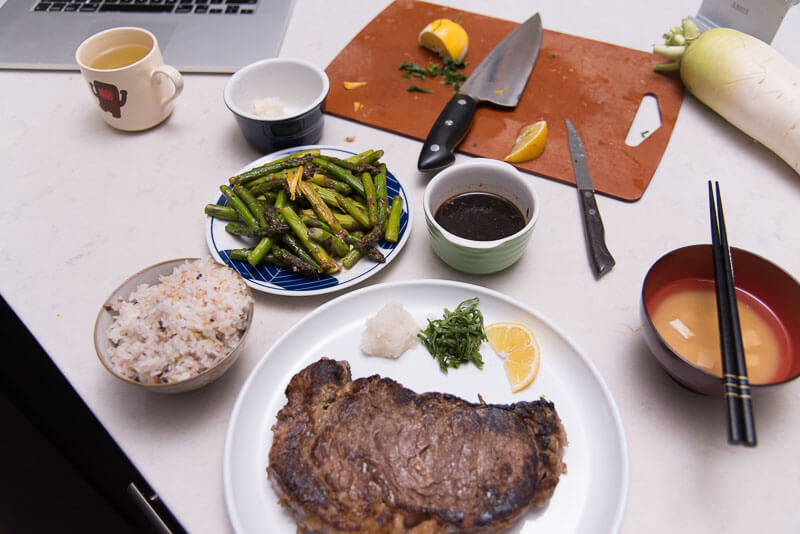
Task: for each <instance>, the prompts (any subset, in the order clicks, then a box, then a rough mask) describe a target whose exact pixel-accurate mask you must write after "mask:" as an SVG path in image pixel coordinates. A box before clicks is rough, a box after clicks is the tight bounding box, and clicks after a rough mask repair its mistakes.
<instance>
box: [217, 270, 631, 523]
mask: <svg viewBox="0 0 800 534" xmlns="http://www.w3.org/2000/svg"><path fill="white" fill-rule="evenodd" d="M418 285H420V286H442V287H450V288H456V289H460V290H464V291H471V292H478V293H481V294H485V295H488V296H491V297H493V298H496V299H498V300H501V301H503V302H505V303H506V304H510V305H512V306H516V307H518V308H520V309H522V310H523V311H525V312H526V313H529V314H531V315H532V316H534V317H536V318H537V319H538V320H540V321H542V322H543V323H545V324H546V325H547V326H548V327H549V328H551V329H552V330H553V332H555V334H556V335H558V336H559V337H560V338H561V339H562V340H563V341H564V342H566V343H567V344H568V345H569V346H570V347H571V348H572V349H573V350H574V351H575V353H576V354H577V355H578V356H579V357H580V359H581V360H582V362H583V364H584V365H585V366H586V368H587V370H588V371H589V372H590V374H591V375H592V378H593V379H594V381H595V382H596V384H597V385H598V386H599V389H600V392H601V393H602V395H603V397H605V399H606V401H607V405H608V408H609V411H610V415H611V416H612V418H613V421H614V430H615V432H614V435H615V437H616V438H617V441H618V442H619V453H620V460H621V464H622V465H621V468H622V472H621V481H622V486H621V487H620V488H619V502H618V504H617V508H616V510H615V512H614V515H613V519H612V522H611V524H612V525H613V531H614V532H619V530H620V529H621V527H622V523H623V520H624V517H625V511H626V508H627V503H628V496H629V492H630V451H629V447H628V440H627V435H626V432H625V426H624V423H623V421H622V414H621V412H620V409H619V405H618V404H617V402H616V401H615V399H614V396H613V395H612V393H611V389H610V388H609V387H608V384H607V383H606V381H605V380H604V379H603V377H602V375H601V374H600V371H599V369H598V368H597V366H596V365H595V364H594V362H592V360H591V359H589V357H588V356H587V355H586V353H585V352H584V351H583V350H582V349H581V348H580V346H578V344H577V343H576V342H575V341H574V340H573V339H572V337H570V336H569V335H567V334H566V332H564V330H563V329H562V328H561V327H559V326H558V325H557V324H555V323H554V322H553V321H551V320H550V319H549V318H547V317H546V316H545V315H543V314H542V313H540V312H539V311H537V310H535V309H534V308H531V307H530V306H528V305H526V304H524V303H523V302H521V301H519V300H517V299H515V298H513V297H510V296H508V295H506V294H504V293H501V292H499V291H496V290H494V289H490V288H487V287H483V286H479V285H476V284H470V283H467V282H460V281H454V280H446V279H414V280H401V281H395V282H385V283H381V284H374V285H371V286H367V287H363V288H360V289H357V290H354V291H350V292H348V293H344V294H342V295H339V296H337V297H336V298H333V299H331V300H329V301H328V302H326V303H324V304H322V305H320V306H318V307H317V308H315V309H314V310H312V311H310V312H309V313H307V314H306V315H305V316H303V317H302V318H301V319H300V320H298V321H297V322H296V323H295V324H294V325H292V326H291V327H290V328H289V329H287V330H286V331H285V332H284V333H283V334H282V335H281V336H280V337H278V339H276V340H275V341H274V342H273V343H272V344H271V345H270V346H269V348H267V349H266V351H265V352H264V354H263V355H262V356H261V358H260V359H259V360H258V362H256V364H255V365H254V366H253V368H252V369H251V370H250V373H249V374H248V376H247V378H246V379H245V381H244V383H243V384H242V386H241V388H240V390H239V393H238V394H237V396H236V401H235V402H234V405H233V407H232V409H231V412H230V416H229V419H228V424H227V426H226V431H225V444H224V448H223V457H222V463H223V465H222V471H223V473H222V478H223V493H224V497H225V508H226V510H227V512H228V520H229V522H230V524H231V527H232V528H233V530H234V532H236V533H241V532H245V530H244V527H243V526H242V525H241V519H240V517H239V514H238V513H237V511H236V510H235V506H234V504H235V503H234V496H233V488H232V481H231V477H232V472H231V465H230V464H231V462H230V461H229V460H230V458H231V454H232V452H233V451H232V446H233V444H232V441H233V439H234V433H235V432H236V422H237V419H238V416H239V414H240V412H241V411H242V409H243V406H244V403H245V402H246V397H247V396H248V393H249V391H250V389H251V388H252V387H253V383H254V382H255V380H256V376H257V375H260V374H261V368H262V367H264V366H266V365H268V361H269V357H270V355H271V354H272V353H273V352H274V351H275V350H276V347H280V345H281V344H282V343H283V342H284V341H285V340H286V339H289V338H290V337H291V336H292V335H293V334H294V333H295V331H296V330H298V329H300V328H301V327H302V326H303V325H304V324H305V323H306V321H310V320H312V319H313V318H314V317H316V316H318V315H319V314H322V313H324V312H325V311H326V310H327V309H328V308H331V307H333V306H337V305H339V304H340V303H342V302H347V301H349V300H352V299H357V298H359V297H360V296H361V295H363V294H367V293H372V292H379V291H387V290H391V289H395V288H402V287H406V286H418Z"/></svg>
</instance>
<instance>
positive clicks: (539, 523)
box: [223, 280, 629, 534]
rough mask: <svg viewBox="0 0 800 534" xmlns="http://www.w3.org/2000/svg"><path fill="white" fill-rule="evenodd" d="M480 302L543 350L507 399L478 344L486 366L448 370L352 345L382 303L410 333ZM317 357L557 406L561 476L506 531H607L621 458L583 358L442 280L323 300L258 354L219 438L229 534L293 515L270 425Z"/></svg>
mask: <svg viewBox="0 0 800 534" xmlns="http://www.w3.org/2000/svg"><path fill="white" fill-rule="evenodd" d="M476 296H477V297H479V298H480V304H479V309H480V310H481V311H482V312H483V315H484V318H485V322H486V325H489V324H491V323H494V322H501V321H517V322H521V323H524V324H526V325H528V326H530V327H531V329H532V330H533V332H534V333H535V335H536V337H537V339H538V341H539V344H540V346H541V350H542V363H541V367H540V369H539V374H538V376H537V377H536V380H534V382H533V383H532V384H531V385H530V386H529V387H528V388H527V389H524V390H523V391H521V392H520V393H517V394H512V393H511V390H510V387H509V384H508V379H507V378H506V375H505V370H504V368H503V364H502V360H500V358H499V357H498V356H496V355H495V354H494V352H493V351H492V349H491V347H489V345H488V344H486V343H484V345H483V346H482V347H481V353H482V354H483V359H484V366H483V369H482V370H479V369H478V368H477V367H475V366H474V365H471V364H470V365H468V366H461V367H459V368H458V369H451V370H450V371H449V372H448V373H447V374H445V373H443V372H441V371H440V370H439V365H438V363H437V362H436V360H434V359H433V358H432V357H431V356H430V354H429V353H428V352H427V351H426V350H425V348H424V347H423V346H422V344H421V343H418V344H417V345H416V346H415V347H414V348H412V349H410V350H409V351H407V352H406V353H404V354H403V355H402V356H400V358H399V359H397V360H388V359H384V358H379V357H374V356H365V355H363V354H362V353H361V350H360V349H359V345H360V338H361V334H362V331H363V330H364V323H365V321H366V319H367V318H368V317H370V316H372V315H374V314H375V313H377V311H378V310H379V309H380V308H381V307H382V306H383V305H384V304H385V303H387V302H390V301H396V302H399V303H400V304H402V306H403V307H404V308H405V309H406V310H408V311H409V312H410V313H411V314H412V315H413V316H414V318H415V320H416V321H417V323H418V325H419V326H420V328H424V327H425V326H426V325H427V319H429V318H430V319H434V318H437V317H441V316H442V313H443V310H444V309H445V308H447V309H450V310H453V309H454V308H456V307H457V306H458V304H459V303H461V302H462V301H464V300H466V299H469V298H472V297H476ZM321 357H329V358H333V359H336V360H347V361H348V362H350V366H351V369H352V376H353V379H355V378H359V377H363V376H369V375H373V374H376V373H377V374H380V375H382V376H386V377H390V378H393V379H394V380H397V381H398V382H400V383H401V384H403V385H404V386H405V387H408V388H410V389H412V390H414V391H416V392H417V393H422V392H426V391H442V392H447V393H452V394H455V395H458V396H459V397H462V398H464V399H466V400H468V401H472V402H478V394H480V395H481V396H482V397H483V399H484V400H485V401H486V402H488V403H503V404H504V403H511V402H517V401H523V400H527V401H531V400H535V399H538V398H540V397H542V396H544V397H545V398H546V399H548V400H551V401H553V402H554V403H555V407H556V410H557V411H558V414H559V415H560V417H561V420H562V422H563V424H564V428H565V430H566V433H567V437H568V439H569V446H568V447H567V449H566V452H565V455H564V461H565V462H566V464H567V467H568V471H567V473H566V474H564V475H562V477H561V480H560V482H559V484H558V486H557V487H556V491H555V494H554V495H553V498H552V500H551V501H550V503H549V504H548V505H547V506H546V507H545V508H543V509H541V510H534V511H532V512H530V513H529V514H528V515H526V516H525V517H524V518H523V519H522V520H521V521H520V523H519V524H518V525H517V526H516V527H515V528H514V529H513V530H512V532H525V533H529V532H530V533H533V532H536V533H544V532H546V533H548V534H552V533H583V532H603V533H607V532H616V531H617V530H619V527H620V524H621V523H622V517H623V514H624V511H625V505H626V501H627V494H628V479H629V460H628V448H627V443H626V441H625V433H624V430H623V426H622V420H621V418H620V415H619V411H618V409H617V406H616V404H615V402H614V400H613V398H612V397H611V393H610V392H609V390H608V387H607V386H606V384H605V382H604V381H603V379H602V377H601V376H600V375H599V373H598V371H597V369H596V368H595V366H594V365H593V364H592V362H591V360H589V358H588V357H587V356H586V355H585V354H584V353H583V351H582V350H581V349H580V348H578V347H577V346H576V345H575V343H574V342H573V341H571V340H570V338H569V337H568V336H567V335H566V334H564V333H563V332H562V331H561V330H560V329H559V328H558V327H557V326H555V325H554V324H553V323H551V322H550V321H549V320H548V319H547V318H545V317H544V316H542V315H541V314H540V313H538V312H536V311H534V310H532V309H531V308H529V307H527V306H525V305H524V304H522V303H520V302H518V301H515V300H514V299H512V298H510V297H507V296H505V295H503V294H501V293H498V292H495V291H492V290H489V289H486V288H483V287H480V286H475V285H469V284H464V283H460V282H451V281H446V280H417V281H407V282H396V283H388V284H378V285H374V286H370V287H366V288H363V289H359V290H356V291H353V292H351V293H348V294H346V295H342V296H340V297H338V298H336V299H333V300H331V301H330V302H328V303H326V304H325V305H323V306H320V307H319V308H317V309H316V310H315V311H313V312H311V313H310V314H308V315H307V316H306V317H305V318H304V319H303V320H301V321H299V322H298V323H297V324H296V325H295V326H294V327H292V328H291V329H290V330H289V331H287V332H286V333H285V334H284V335H283V336H282V337H281V338H280V339H278V341H276V342H275V344H274V345H273V346H272V347H271V348H270V349H269V350H268V351H267V353H266V354H264V356H263V357H262V359H261V360H260V361H259V363H258V364H257V365H256V367H255V368H254V369H253V371H252V372H251V373H250V376H249V377H248V378H247V380H246V382H245V384H244V386H243V387H242V390H241V391H240V393H239V396H238V398H237V399H236V403H235V405H234V408H233V411H232V413H231V418H230V421H229V423H228V430H227V435H226V440H225V451H224V456H223V480H224V485H225V500H226V504H227V508H228V515H229V518H230V521H231V525H232V526H233V529H234V531H235V532H237V533H239V534H244V533H253V532H294V530H295V523H294V521H293V519H292V517H291V515H290V514H289V513H288V511H286V510H285V509H284V508H282V507H281V506H280V505H279V504H278V497H277V495H276V494H275V492H274V491H273V490H272V488H271V486H270V484H269V481H268V479H267V473H266V468H267V464H268V455H269V449H270V445H271V443H272V431H271V427H272V425H273V424H274V423H275V420H276V414H277V412H278V410H279V409H280V408H282V407H283V406H284V405H285V404H286V397H285V395H284V390H285V388H286V386H287V384H288V382H289V380H290V379H291V377H292V376H293V375H294V374H295V373H297V372H298V371H300V370H301V369H303V368H304V367H306V366H307V365H309V364H311V363H313V362H315V361H317V360H318V359H319V358H321Z"/></svg>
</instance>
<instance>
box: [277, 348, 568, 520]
mask: <svg viewBox="0 0 800 534" xmlns="http://www.w3.org/2000/svg"><path fill="white" fill-rule="evenodd" d="M286 397H287V398H288V402H287V404H286V406H284V407H283V408H282V409H281V410H280V412H279V413H278V420H277V423H276V424H275V425H274V426H273V428H272V430H273V443H272V448H271V449H270V452H269V467H268V468H267V471H268V475H269V479H270V481H271V483H272V486H273V487H274V489H275V491H276V492H277V494H278V495H279V497H280V502H281V504H283V505H285V506H288V507H289V509H290V510H291V512H292V514H293V516H294V517H295V519H296V520H297V522H298V525H299V530H300V531H301V532H302V531H307V532H325V533H340V532H386V533H400V532H414V533H439V532H442V533H444V532H472V533H477V532H481V533H482V532H499V531H502V530H505V529H506V528H508V527H509V526H510V525H511V524H512V523H513V522H514V521H515V520H517V519H519V517H520V516H521V515H522V514H523V513H524V512H526V511H527V510H528V509H529V508H530V507H531V506H541V505H543V504H546V503H547V502H548V500H549V499H550V497H551V496H552V494H553V492H554V491H555V487H556V484H557V483H558V479H559V476H560V475H561V473H562V472H564V471H565V466H564V464H563V463H562V454H563V447H564V446H566V444H567V437H566V434H565V433H564V430H563V428H562V426H561V421H560V419H559V417H558V415H557V414H556V411H555V408H554V407H553V404H552V403H551V402H547V401H543V400H540V401H535V402H519V403H516V404H511V405H491V404H472V403H469V402H467V401H465V400H462V399H460V398H458V397H455V396H453V395H449V394H446V393H423V394H417V393H415V392H413V391H411V390H409V389H406V388H404V387H403V386H402V385H400V384H398V383H397V382H395V381H394V380H392V379H390V378H381V377H380V376H377V375H375V376H370V377H367V378H359V379H357V380H351V377H350V366H349V364H348V363H347V362H346V361H334V360H329V359H325V358H323V359H321V360H319V361H318V362H316V363H313V364H311V365H309V366H308V367H306V368H305V369H303V370H302V371H300V372H299V373H297V374H296V375H295V376H294V377H293V378H292V380H291V381H290V382H289V385H288V387H287V388H286Z"/></svg>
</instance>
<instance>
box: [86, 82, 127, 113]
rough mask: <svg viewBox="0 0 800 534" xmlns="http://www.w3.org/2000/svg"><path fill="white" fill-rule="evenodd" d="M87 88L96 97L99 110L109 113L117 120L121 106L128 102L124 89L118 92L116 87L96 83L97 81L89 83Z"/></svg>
mask: <svg viewBox="0 0 800 534" xmlns="http://www.w3.org/2000/svg"><path fill="white" fill-rule="evenodd" d="M89 88H90V89H91V90H92V93H93V94H94V96H96V97H97V102H98V103H99V104H100V109H102V110H103V111H108V112H110V113H111V116H112V117H116V118H117V119H119V118H120V117H121V116H122V106H124V105H125V102H127V100H128V91H126V90H124V89H123V90H122V91H120V90H119V89H117V86H116V85H112V84H110V83H104V82H98V81H97V80H95V81H94V82H93V83H90V84H89Z"/></svg>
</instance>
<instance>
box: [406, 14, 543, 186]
mask: <svg viewBox="0 0 800 534" xmlns="http://www.w3.org/2000/svg"><path fill="white" fill-rule="evenodd" d="M542 33H543V30H542V19H541V17H540V16H539V14H538V13H537V14H535V15H534V16H532V17H531V18H529V19H528V20H526V21H525V22H523V23H522V24H520V25H519V26H517V27H516V28H515V29H514V31H513V32H511V33H510V34H509V35H508V36H507V37H506V38H505V39H503V40H502V42H500V44H498V45H497V46H496V47H495V49H494V50H492V51H491V52H490V53H489V55H488V56H486V57H485V58H484V60H483V61H481V62H480V64H479V65H478V66H477V67H476V68H475V70H474V71H473V72H472V74H471V75H470V76H469V78H467V81H466V82H464V85H462V86H461V89H460V91H459V92H458V93H457V94H456V95H455V96H453V98H452V99H451V100H450V102H448V103H447V105H446V106H445V108H444V109H443V110H442V112H441V114H440V115H439V118H438V119H436V122H435V123H434V124H433V128H431V131H430V133H429V134H428V138H427V139H425V144H424V145H422V152H420V155H419V161H418V162H417V167H418V168H419V170H421V171H433V170H438V169H441V168H444V167H446V166H448V165H450V164H451V163H453V161H455V156H454V155H453V149H454V148H455V147H456V146H458V144H459V143H460V142H461V140H462V139H463V138H464V136H465V135H466V133H467V131H468V130H469V127H470V124H471V123H472V116H473V115H474V114H475V108H476V107H477V106H478V102H491V103H492V104H496V105H498V106H504V107H510V108H513V107H515V106H516V105H517V103H519V99H520V97H521V96H522V91H523V90H525V85H526V84H527V83H528V78H529V77H530V74H531V71H532V70H533V65H534V64H535V63H536V58H537V57H538V55H539V49H540V48H541V45H542Z"/></svg>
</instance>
